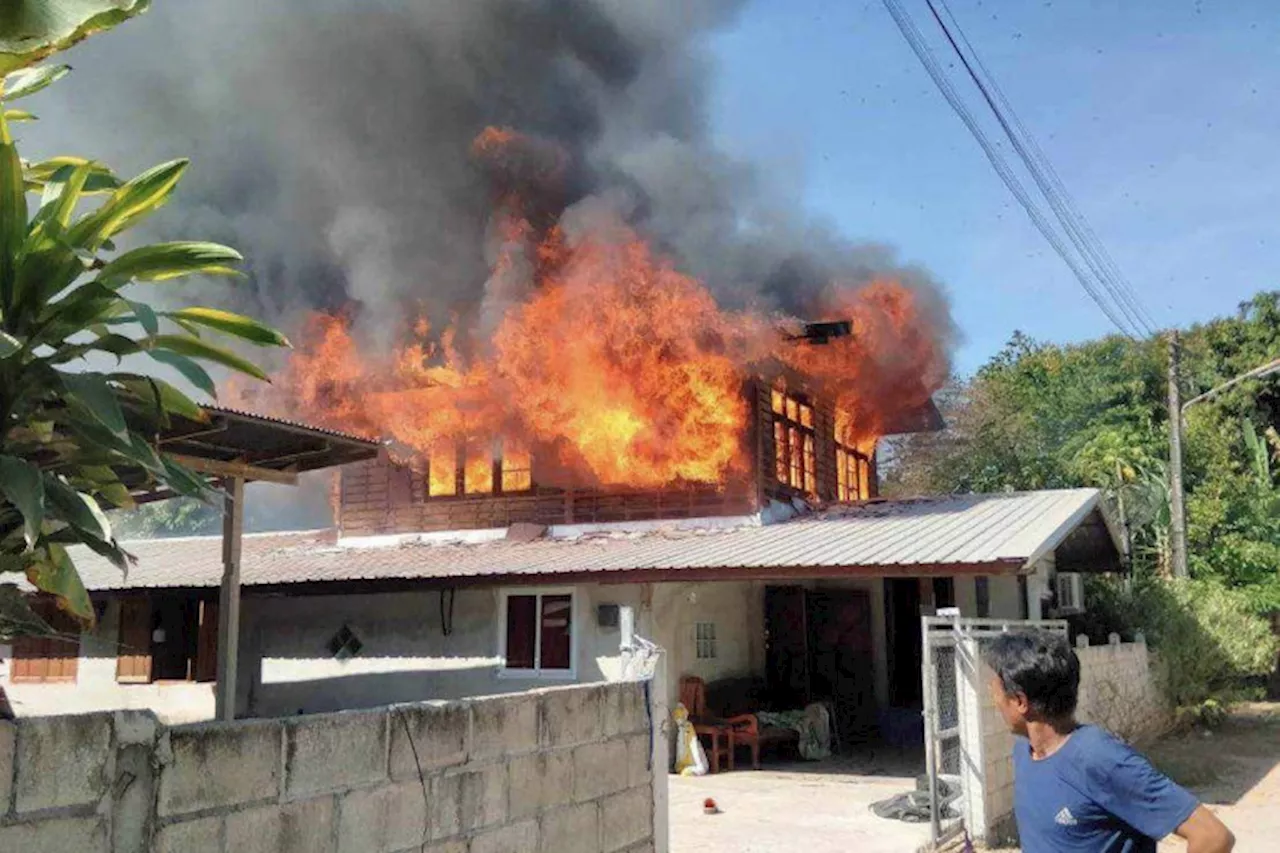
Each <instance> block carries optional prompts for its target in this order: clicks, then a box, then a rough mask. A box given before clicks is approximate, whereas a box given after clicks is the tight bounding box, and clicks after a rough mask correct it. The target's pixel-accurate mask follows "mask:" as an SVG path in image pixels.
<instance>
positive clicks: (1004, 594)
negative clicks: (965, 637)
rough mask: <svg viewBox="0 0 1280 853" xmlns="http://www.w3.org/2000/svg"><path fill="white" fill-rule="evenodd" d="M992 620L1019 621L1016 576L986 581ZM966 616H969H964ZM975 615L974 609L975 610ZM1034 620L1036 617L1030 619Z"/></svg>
mask: <svg viewBox="0 0 1280 853" xmlns="http://www.w3.org/2000/svg"><path fill="white" fill-rule="evenodd" d="M987 589H988V591H989V592H990V594H991V618H992V619H1021V618H1022V601H1021V598H1020V595H1019V586H1018V578H1017V576H1016V575H998V576H995V577H992V578H990V579H989V580H988V583H987ZM965 615H966V616H968V615H969V614H967V613H966V614H965ZM975 615H976V608H975ZM1031 618H1033V619H1034V618H1036V617H1034V616H1033V617H1031Z"/></svg>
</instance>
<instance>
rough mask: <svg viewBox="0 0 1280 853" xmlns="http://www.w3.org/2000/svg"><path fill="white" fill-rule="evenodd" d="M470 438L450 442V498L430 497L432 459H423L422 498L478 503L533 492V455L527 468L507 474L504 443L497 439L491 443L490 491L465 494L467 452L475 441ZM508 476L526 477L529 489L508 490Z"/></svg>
mask: <svg viewBox="0 0 1280 853" xmlns="http://www.w3.org/2000/svg"><path fill="white" fill-rule="evenodd" d="M474 440H476V439H474V437H472V436H460V437H457V438H454V439H453V440H452V441H453V460H454V461H453V480H454V485H453V491H452V492H450V493H449V494H440V495H433V494H432V493H431V456H430V454H428V456H427V459H426V471H425V472H424V473H423V479H424V481H425V486H424V489H423V494H424V495H425V497H426V499H427V500H429V501H457V500H477V499H483V498H492V497H502V496H504V495H527V494H530V493H531V492H533V491H534V488H535V487H534V483H533V453H532V452H529V453H528V458H529V465H528V467H527V468H525V467H521V468H514V469H510V470H508V469H507V468H506V465H505V462H506V460H505V457H504V456H503V452H502V451H503V447H504V443H505V442H504V441H503V440H502V439H496V440H494V442H493V450H492V459H491V461H492V466H493V474H492V478H491V481H490V482H491V488H490V490H489V491H487V492H476V491H470V492H469V491H467V448H468V445H470V444H471V442H472V441H474ZM509 474H526V475H527V476H528V483H529V484H528V485H527V486H525V487H524V488H522V489H509V488H507V476H508V475H509Z"/></svg>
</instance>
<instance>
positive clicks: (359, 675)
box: [241, 585, 641, 716]
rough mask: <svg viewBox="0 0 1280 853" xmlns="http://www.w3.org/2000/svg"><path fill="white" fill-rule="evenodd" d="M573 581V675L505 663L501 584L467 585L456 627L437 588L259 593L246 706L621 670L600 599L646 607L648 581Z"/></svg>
mask: <svg viewBox="0 0 1280 853" xmlns="http://www.w3.org/2000/svg"><path fill="white" fill-rule="evenodd" d="M566 589H569V588H566ZM571 589H572V590H573V592H574V607H575V611H574V631H575V632H576V635H577V636H576V638H575V644H576V647H575V655H576V659H575V676H574V677H573V678H569V677H568V676H559V675H557V676H548V677H543V678H516V677H511V676H510V675H508V674H507V673H504V672H503V671H502V669H501V663H502V657H501V650H500V648H499V644H500V634H499V631H500V613H501V610H500V596H501V590H500V589H499V588H496V587H492V588H480V589H460V590H458V591H457V592H456V594H455V596H454V603H453V614H452V624H451V629H450V631H449V633H448V634H446V633H445V625H446V622H447V620H445V621H442V618H441V610H440V608H441V594H440V593H439V592H435V591H424V592H398V593H382V594H374V595H344V596H334V595H326V596H307V597H294V598H283V597H282V598H255V599H251V600H249V601H248V602H246V606H245V610H244V624H243V631H244V635H243V636H244V640H243V641H242V642H243V644H244V647H245V652H246V655H247V657H248V661H249V664H248V665H249V669H247V670H245V671H243V672H242V676H241V679H242V683H243V684H244V685H245V692H246V695H245V698H244V708H245V711H246V713H248V714H250V715H253V716H275V715H280V714H290V713H299V712H302V713H315V712H320V711H333V710H339V709H343V708H360V707H369V706H372V705H380V704H386V703H389V702H407V701H416V700H421V699H453V698H459V697H462V696H483V695H490V694H498V693H512V692H516V691H520V690H527V689H529V688H531V687H539V686H546V685H547V684H555V683H566V682H569V683H571V682H574V681H577V682H592V681H606V680H612V679H616V678H618V677H619V665H620V664H619V648H618V646H619V642H620V640H621V635H620V633H619V629H618V628H601V627H599V626H598V624H597V618H596V608H597V605H599V604H605V603H610V604H624V605H630V606H633V607H636V606H638V605H639V603H640V598H641V589H640V587H638V586H635V585H630V586H621V585H610V586H601V585H581V586H577V587H572V588H571ZM343 625H347V626H349V627H350V628H351V629H352V631H354V632H355V634H356V635H357V636H358V637H359V638H360V641H361V643H362V644H363V648H362V649H361V650H360V653H359V654H358V655H357V656H355V657H352V658H349V659H347V660H337V659H335V658H334V657H333V655H332V654H331V653H330V652H329V650H328V644H329V641H330V639H331V638H332V637H333V636H334V635H335V634H336V633H337V632H338V631H339V630H340V629H341V628H342V626H343ZM259 661H260V664H259V663H258V662H259Z"/></svg>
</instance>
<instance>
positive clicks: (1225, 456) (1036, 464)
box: [886, 291, 1280, 610]
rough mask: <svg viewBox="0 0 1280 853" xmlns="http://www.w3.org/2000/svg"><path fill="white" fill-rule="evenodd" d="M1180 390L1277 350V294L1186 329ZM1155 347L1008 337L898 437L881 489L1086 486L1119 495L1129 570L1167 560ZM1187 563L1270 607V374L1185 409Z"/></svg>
mask: <svg viewBox="0 0 1280 853" xmlns="http://www.w3.org/2000/svg"><path fill="white" fill-rule="evenodd" d="M1182 339H1183V347H1184V358H1183V374H1184V378H1185V381H1184V386H1185V388H1184V392H1185V394H1186V395H1187V396H1188V397H1189V396H1192V395H1195V394H1198V393H1201V392H1203V391H1206V390H1208V389H1210V388H1213V387H1216V386H1217V385H1220V384H1221V383H1223V382H1225V381H1227V380H1228V379H1231V378H1234V377H1236V376H1238V375H1240V374H1241V373H1244V372H1246V371H1248V370H1251V369H1252V368H1255V367H1257V366H1258V365H1260V364H1265V363H1267V362H1269V361H1271V360H1272V359H1274V358H1276V357H1277V356H1278V355H1280V291H1272V292H1264V293H1259V294H1258V295H1257V296H1255V297H1254V298H1253V299H1252V300H1251V301H1249V302H1247V303H1244V304H1243V305H1241V307H1240V311H1239V313H1238V314H1237V315H1235V316H1232V317H1225V318H1220V319H1217V320H1214V321H1212V322H1210V323H1206V324H1203V325H1199V326H1195V327H1193V328H1191V329H1188V330H1186V331H1185V332H1184V333H1183V336H1182ZM1167 369H1168V354H1167V344H1166V342H1165V341H1164V340H1160V339H1151V340H1145V341H1132V340H1129V339H1127V338H1122V337H1119V336H1112V337H1108V338H1103V339H1101V340H1096V341H1089V342H1086V343H1082V344H1073V345H1068V346H1059V345H1051V344H1042V343H1038V342H1036V341H1033V340H1031V339H1030V338H1028V337H1026V336H1025V335H1021V334H1015V335H1014V337H1013V339H1012V340H1011V341H1010V342H1009V344H1008V346H1006V347H1005V349H1004V350H1003V351H1002V352H1001V353H1000V354H998V355H997V356H996V357H995V358H993V359H992V360H991V361H990V362H989V363H988V364H987V365H985V366H984V367H983V368H982V369H981V370H979V371H978V373H977V374H976V375H975V376H974V377H973V378H972V379H969V380H967V381H962V382H958V383H956V384H955V385H954V386H953V387H951V388H949V389H948V391H947V393H945V394H944V395H942V396H941V399H940V404H941V406H942V408H943V413H944V416H945V417H946V419H947V422H948V426H949V428H948V430H947V431H946V432H945V433H943V434H941V435H933V436H931V435H922V436H913V437H911V438H909V439H907V440H906V441H904V442H903V443H902V444H901V445H900V446H899V447H898V448H897V460H896V462H897V464H896V467H893V468H891V469H890V470H889V471H888V476H887V480H886V491H889V492H891V493H893V492H896V493H915V494H919V493H930V492H944V493H947V492H968V491H977V492H983V491H1003V490H1011V489H1013V490H1016V489H1040V488H1055V487H1065V486H1093V487H1096V488H1100V489H1103V490H1105V491H1106V493H1107V494H1108V495H1109V496H1110V498H1111V500H1112V502H1113V504H1114V503H1117V502H1121V501H1122V502H1123V504H1124V509H1125V513H1126V515H1127V517H1128V519H1129V522H1130V528H1131V531H1132V538H1133V554H1134V562H1135V568H1136V569H1137V570H1138V572H1139V573H1140V574H1143V573H1160V572H1161V571H1163V570H1164V569H1166V568H1167V565H1168V542H1169V488H1168V475H1167V472H1168V466H1167V461H1166V460H1167V459H1168V454H1169V418H1168V409H1167V380H1166V377H1167ZM1186 425H1187V430H1186V441H1185V442H1184V448H1185V453H1184V455H1185V462H1186V464H1185V470H1186V477H1185V481H1186V485H1187V519H1188V543H1189V547H1190V553H1189V563H1190V566H1191V570H1192V574H1193V576H1196V577H1201V578H1219V579H1221V580H1223V581H1224V582H1226V583H1227V584H1228V585H1229V586H1233V587H1239V588H1242V589H1246V590H1248V592H1249V596H1250V601H1251V602H1252V603H1253V605H1254V606H1255V608H1257V609H1258V610H1265V609H1267V608H1280V575H1278V574H1277V573H1278V572H1280V488H1278V487H1277V483H1276V477H1275V471H1276V469H1277V465H1276V464H1274V463H1275V461H1276V460H1277V458H1280V457H1278V456H1277V453H1278V452H1280V437H1278V436H1277V427H1280V376H1271V377H1265V378H1260V379H1254V380H1249V381H1246V382H1242V383H1241V384H1240V385H1238V386H1236V387H1235V388H1232V389H1231V390H1230V391H1227V392H1225V393H1223V394H1221V395H1219V396H1217V397H1214V398H1213V399H1212V400H1210V401H1206V402H1203V403H1199V404H1197V405H1195V406H1193V407H1192V408H1191V409H1190V410H1188V412H1187V417H1186Z"/></svg>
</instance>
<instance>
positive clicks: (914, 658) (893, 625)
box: [885, 578, 923, 708]
mask: <svg viewBox="0 0 1280 853" xmlns="http://www.w3.org/2000/svg"><path fill="white" fill-rule="evenodd" d="M885 600H886V602H887V603H888V607H887V611H888V619H887V620H886V621H887V626H886V627H887V629H888V640H889V643H888V645H889V704H890V705H891V706H892V707H894V708H920V707H922V705H921V688H920V666H921V663H922V661H923V657H922V656H921V648H920V644H921V638H920V582H919V581H918V580H917V579H916V578H893V579H891V580H886V581H885Z"/></svg>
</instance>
